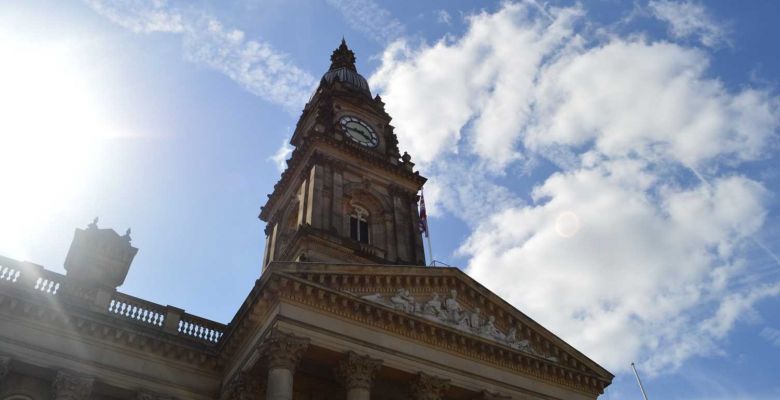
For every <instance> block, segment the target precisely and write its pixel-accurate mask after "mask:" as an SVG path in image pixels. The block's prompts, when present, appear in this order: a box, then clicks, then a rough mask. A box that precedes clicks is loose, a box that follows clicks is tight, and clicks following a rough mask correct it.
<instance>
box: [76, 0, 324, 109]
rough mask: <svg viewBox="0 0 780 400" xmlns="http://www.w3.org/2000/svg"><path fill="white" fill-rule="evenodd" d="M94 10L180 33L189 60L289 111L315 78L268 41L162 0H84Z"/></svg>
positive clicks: (131, 24) (135, 25)
mask: <svg viewBox="0 0 780 400" xmlns="http://www.w3.org/2000/svg"><path fill="white" fill-rule="evenodd" d="M87 4H89V5H90V6H91V7H92V8H93V9H94V10H95V11H96V12H98V13H99V14H101V15H103V16H104V17H106V18H108V19H110V20H111V21H112V22H114V23H116V24H118V25H120V26H122V27H125V28H127V29H130V30H132V31H134V32H139V33H154V32H163V33H172V34H178V35H181V36H182V40H183V42H184V48H185V56H186V58H187V59H188V60H190V61H192V62H195V63H199V64H203V65H206V66H208V67H210V68H213V69H215V70H217V71H219V72H221V73H223V74H225V75H227V76H228V77H229V78H230V79H232V80H233V81H235V82H236V83H238V84H240V85H241V86H243V87H244V88H245V89H246V90H248V91H249V92H251V93H253V94H255V95H257V96H259V97H260V98H262V99H264V100H266V101H269V102H271V103H274V104H278V105H281V106H283V107H285V108H286V109H287V110H288V111H291V112H294V111H298V110H299V109H300V108H301V107H302V106H303V105H304V104H306V101H307V99H308V97H309V95H310V94H311V92H312V91H313V89H314V85H315V83H316V80H315V79H314V77H313V76H312V75H311V74H309V73H308V72H306V71H304V70H302V69H301V68H299V67H297V66H296V65H295V64H294V63H293V62H292V61H291V60H290V59H289V57H287V56H286V55H285V54H283V53H280V52H279V51H278V50H276V49H274V48H273V46H271V45H270V44H269V43H268V42H265V41H262V40H252V39H247V38H246V37H245V36H246V35H245V34H244V32H243V31H241V30H237V29H228V28H225V27H224V26H223V25H222V23H220V22H219V21H218V20H217V19H215V18H214V17H212V16H209V15H204V14H202V13H201V14H197V15H195V14H193V13H189V12H185V11H183V10H182V9H180V8H178V7H177V6H175V5H173V4H171V3H169V2H166V1H164V0H146V1H144V0H123V1H103V0H88V1H87Z"/></svg>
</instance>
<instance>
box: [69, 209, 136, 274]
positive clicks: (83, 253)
mask: <svg viewBox="0 0 780 400" xmlns="http://www.w3.org/2000/svg"><path fill="white" fill-rule="evenodd" d="M137 252H138V249H137V248H135V247H133V246H132V245H130V229H128V230H127V232H126V233H125V234H124V235H123V236H120V235H119V234H118V233H116V231H114V230H113V229H100V228H98V226H97V218H95V220H94V221H92V223H91V224H89V225H88V226H87V229H76V232H75V233H74V235H73V242H72V243H71V245H70V250H68V256H67V257H66V258H65V270H66V271H67V278H68V281H69V282H70V283H71V284H73V285H76V286H80V287H84V288H111V289H116V288H117V287H118V286H120V285H122V283H124V281H125V277H126V276H127V272H128V270H129V269H130V264H131V263H132V262H133V258H134V257H135V254H136V253H137Z"/></svg>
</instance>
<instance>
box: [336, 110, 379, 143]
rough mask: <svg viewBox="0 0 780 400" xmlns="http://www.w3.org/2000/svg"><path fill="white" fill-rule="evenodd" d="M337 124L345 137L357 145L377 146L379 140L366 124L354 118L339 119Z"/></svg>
mask: <svg viewBox="0 0 780 400" xmlns="http://www.w3.org/2000/svg"><path fill="white" fill-rule="evenodd" d="M339 122H340V123H341V126H342V127H343V128H344V132H345V133H346V134H347V136H349V138H350V139H352V140H354V141H356V142H358V143H359V144H361V145H363V146H365V147H376V146H377V145H378V144H379V138H378V137H377V136H376V133H374V130H373V129H371V127H370V126H368V124H367V123H365V122H363V121H361V120H359V119H357V118H355V117H341V119H340V120H339Z"/></svg>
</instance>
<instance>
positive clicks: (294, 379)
mask: <svg viewBox="0 0 780 400" xmlns="http://www.w3.org/2000/svg"><path fill="white" fill-rule="evenodd" d="M331 61H332V65H331V68H330V69H329V70H328V72H326V73H325V75H324V76H323V78H322V80H321V82H320V85H319V87H318V89H317V91H316V92H315V94H314V95H313V97H312V98H311V100H310V101H309V103H307V104H306V107H305V108H304V111H303V114H302V116H301V118H300V121H299V123H298V125H297V127H296V130H295V133H294V135H293V137H292V140H291V142H292V144H293V146H295V150H294V152H293V154H292V157H291V159H290V160H289V161H288V168H287V170H286V171H285V172H284V173H283V174H282V177H281V179H280V180H279V182H278V183H277V185H276V186H275V187H274V190H273V193H272V194H271V195H269V199H268V202H267V203H266V205H265V206H264V207H263V208H262V211H261V213H260V218H261V219H262V220H264V221H265V222H266V223H267V228H266V235H267V238H266V245H265V256H264V260H263V264H262V274H261V276H260V277H259V279H258V280H257V281H256V283H255V286H254V287H253V289H252V290H251V291H250V293H249V294H248V296H247V298H246V300H245V301H244V302H243V304H242V305H241V306H240V308H239V309H238V311H237V312H236V314H235V316H234V317H233V319H232V320H231V321H230V322H229V323H228V324H227V325H224V324H220V323H218V322H214V321H210V320H207V319H204V318H200V317H198V316H195V315H192V314H189V313H187V312H185V311H184V310H182V309H179V308H176V307H172V306H163V305H160V304H155V303H152V302H149V301H146V300H143V299H140V298H137V297H133V296H131V295H128V294H124V293H122V292H119V291H118V290H117V287H118V286H120V285H121V284H122V282H123V281H124V279H125V277H126V275H127V273H128V270H129V267H130V265H131V262H132V260H133V257H134V256H135V254H136V252H137V249H136V248H134V247H133V246H132V245H131V242H130V232H127V233H126V234H125V235H119V234H117V233H116V232H114V231H113V230H111V229H101V228H99V227H98V226H97V221H95V222H93V223H92V224H90V225H89V226H88V227H87V228H86V229H77V230H76V233H75V236H74V241H73V244H72V245H71V249H70V251H69V253H68V255H67V257H66V261H65V267H66V271H67V274H66V275H61V274H58V273H55V272H52V271H49V270H46V269H45V268H43V267H42V266H40V265H37V264H33V263H29V262H20V261H17V260H13V259H9V258H6V257H0V400H43V399H54V400H85V399H101V400H102V399H105V400H109V399H116V400H120V399H121V400H126V399H138V400H156V399H170V400H173V399H182V400H184V399H192V400H200V399H220V400H233V399H236V400H263V399H267V400H292V399H295V400H319V399H348V400H368V399H377V400H397V399H416V400H444V399H447V400H467V399H595V398H597V397H598V396H599V394H601V393H603V391H604V388H605V387H606V386H608V385H609V384H610V382H611V381H612V378H613V375H612V374H610V373H609V372H608V371H606V370H605V369H604V368H602V367H600V366H599V365H598V364H596V363H595V362H593V361H592V360H590V359H588V358H587V357H586V356H584V355H583V354H582V353H580V352H579V351H577V350H576V349H574V348H573V347H571V346H570V345H568V344H567V343H566V342H564V341H563V340H561V339H560V338H558V337H557V336H555V335H554V334H552V333H551V332H550V331H548V330H546V329H545V328H544V327H542V326H540V325H539V324H538V323H536V322H534V321H533V320H532V319H530V318H528V317H527V316H526V315H524V314H523V313H522V312H520V311H519V310H517V309H515V308H514V307H512V306H511V305H509V304H508V303H506V302H505V301H504V300H502V299H501V298H499V297H498V296H496V295H495V294H493V293H491V292H490V291H489V290H487V289H485V288H484V287H483V286H482V285H480V284H479V283H478V282H476V281H474V280H473V279H471V278H470V277H468V276H467V275H465V274H464V273H463V272H461V271H460V270H459V269H457V268H441V267H425V266H424V264H425V254H424V251H423V245H422V237H421V235H420V232H419V230H418V223H419V215H418V211H417V201H418V198H417V192H418V191H419V190H420V189H421V188H422V186H423V184H424V183H425V178H423V177H422V176H420V175H419V174H418V173H417V172H415V171H414V169H413V167H414V164H413V163H412V162H411V157H410V156H409V155H408V154H406V153H404V154H403V155H401V154H400V152H399V150H398V143H397V140H396V137H395V135H394V133H393V127H392V126H391V125H390V116H389V115H387V113H386V112H385V111H384V104H383V103H382V100H381V99H380V98H379V96H376V97H372V96H371V92H370V90H369V87H368V84H367V82H366V80H365V79H364V78H363V77H362V76H360V74H358V72H357V70H356V69H355V58H354V54H353V53H352V51H350V50H349V49H348V48H347V46H346V43H344V42H342V44H341V46H340V47H339V48H338V49H336V51H334V53H333V55H332V57H331Z"/></svg>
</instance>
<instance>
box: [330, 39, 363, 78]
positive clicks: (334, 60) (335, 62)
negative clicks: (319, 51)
mask: <svg viewBox="0 0 780 400" xmlns="http://www.w3.org/2000/svg"><path fill="white" fill-rule="evenodd" d="M330 62H331V64H330V69H331V70H334V69H338V68H347V69H351V70H352V71H356V72H357V69H356V68H355V53H353V52H352V50H350V49H349V47H348V46H347V41H346V40H345V39H344V37H343V36H342V37H341V45H340V46H339V47H338V48H337V49H336V50H334V51H333V54H332V55H331V56H330Z"/></svg>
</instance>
